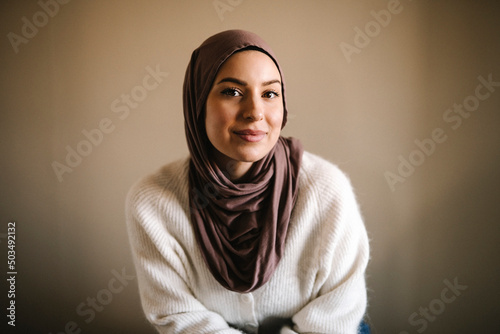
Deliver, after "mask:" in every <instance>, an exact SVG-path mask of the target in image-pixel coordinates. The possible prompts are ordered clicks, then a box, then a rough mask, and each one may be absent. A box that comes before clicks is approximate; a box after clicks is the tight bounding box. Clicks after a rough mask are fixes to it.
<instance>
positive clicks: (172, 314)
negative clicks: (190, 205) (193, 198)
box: [126, 182, 241, 334]
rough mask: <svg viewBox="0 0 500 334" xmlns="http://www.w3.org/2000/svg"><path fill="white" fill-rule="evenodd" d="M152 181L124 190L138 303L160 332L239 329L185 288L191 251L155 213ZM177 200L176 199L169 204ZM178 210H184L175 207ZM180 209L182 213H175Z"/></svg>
mask: <svg viewBox="0 0 500 334" xmlns="http://www.w3.org/2000/svg"><path fill="white" fill-rule="evenodd" d="M154 188H155V187H154V183H153V182H151V184H149V185H145V184H144V182H142V184H139V185H136V186H134V187H133V188H132V189H131V191H129V194H128V196H127V204H126V208H127V209H126V213H127V229H128V234H129V239H130V244H131V249H132V254H133V258H134V263H135V268H136V272H137V277H138V284H139V292H140V296H141V302H142V308H143V310H144V313H145V315H146V318H147V319H148V321H149V322H150V323H151V324H152V325H154V326H155V328H156V329H157V331H158V332H159V333H165V334H166V333H189V334H190V333H199V334H241V332H240V331H238V330H236V329H234V328H231V327H230V326H229V325H228V324H227V322H226V321H225V320H224V318H223V317H222V316H221V315H219V314H217V313H215V312H212V311H210V310H208V309H207V308H206V307H205V306H204V305H203V304H202V303H201V302H200V301H199V300H197V299H196V297H195V296H194V295H193V293H192V291H191V290H190V288H189V280H190V274H192V273H190V271H189V268H188V267H189V265H188V261H189V257H188V256H187V252H188V251H189V250H186V249H184V247H183V246H182V244H181V243H180V242H178V240H176V238H175V237H174V236H173V235H172V234H170V233H169V231H168V229H167V226H169V224H170V223H172V222H168V221H167V222H165V221H163V219H164V218H160V216H161V215H160V214H159V213H158V211H159V210H158V207H157V206H158V204H157V203H158V197H159V196H161V193H160V194H159V191H157V190H155V189H154ZM173 205H175V203H174V204H173ZM178 211H182V210H178ZM179 214H180V213H179Z"/></svg>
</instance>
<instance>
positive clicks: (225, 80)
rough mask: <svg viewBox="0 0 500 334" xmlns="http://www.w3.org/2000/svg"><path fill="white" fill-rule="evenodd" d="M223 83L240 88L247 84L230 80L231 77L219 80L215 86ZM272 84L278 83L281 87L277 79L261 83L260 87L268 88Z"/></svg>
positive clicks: (237, 80) (234, 79) (233, 79)
mask: <svg viewBox="0 0 500 334" xmlns="http://www.w3.org/2000/svg"><path fill="white" fill-rule="evenodd" d="M223 82H232V83H235V84H237V85H241V86H246V85H248V83H247V82H246V81H243V80H239V79H236V78H232V77H227V78H223V79H221V80H220V81H219V82H217V85H219V84H221V83H223ZM274 83H278V84H280V85H281V81H280V80H278V79H274V80H269V81H264V82H263V83H262V86H269V85H272V84H274Z"/></svg>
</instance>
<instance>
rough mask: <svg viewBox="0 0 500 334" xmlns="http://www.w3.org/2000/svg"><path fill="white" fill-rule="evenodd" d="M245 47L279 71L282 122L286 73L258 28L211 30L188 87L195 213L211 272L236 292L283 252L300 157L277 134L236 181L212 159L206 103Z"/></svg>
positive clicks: (296, 145) (265, 272)
mask: <svg viewBox="0 0 500 334" xmlns="http://www.w3.org/2000/svg"><path fill="white" fill-rule="evenodd" d="M245 49H251V50H257V51H260V52H263V53H265V54H266V55H268V56H269V57H270V58H271V59H272V60H273V61H274V63H275V64H276V66H277V68H278V70H279V72H280V74H281V82H282V97H283V108H284V112H283V124H282V127H283V126H284V125H285V124H286V120H287V109H286V103H285V83H284V80H283V74H282V72H281V69H280V67H279V64H278V62H277V60H276V57H275V56H274V53H273V51H272V50H271V49H270V47H269V46H268V45H267V44H266V43H265V42H264V41H263V40H262V39H261V38H260V37H259V36H257V35H255V34H253V33H250V32H247V31H243V30H228V31H224V32H221V33H218V34H216V35H214V36H212V37H210V38H208V39H207V40H206V41H205V42H203V43H202V44H201V46H200V47H199V48H197V49H196V50H194V51H193V53H192V56H191V61H190V62H189V65H188V68H187V70H186V76H185V79H184V88H183V104H184V121H185V131H186V138H187V143H188V147H189V151H190V154H191V159H190V165H189V201H190V209H191V221H192V224H193V228H194V231H195V235H196V239H197V241H198V245H199V248H200V250H201V253H202V255H203V258H204V259H205V262H206V263H207V265H208V268H209V269H210V272H211V273H212V275H213V276H214V278H215V279H216V280H217V281H218V282H219V283H220V284H221V285H222V286H224V287H225V288H226V289H229V290H232V291H237V292H250V291H253V290H255V289H257V288H259V287H261V286H262V285H263V284H265V283H266V282H267V281H268V280H269V279H270V278H271V276H272V274H273V272H274V271H275V269H276V267H277V266H278V263H279V261H280V259H281V257H282V256H283V250H284V246H285V239H286V235H287V231H288V225H289V223H290V216H291V212H292V209H293V207H294V205H295V201H296V199H297V193H298V173H299V169H300V164H301V159H302V146H301V144H300V142H299V141H298V140H296V139H293V138H283V137H280V138H279V140H278V142H277V143H276V145H275V146H274V147H273V149H272V150H271V151H270V152H269V153H268V154H267V155H266V156H265V157H264V158H262V159H261V160H259V161H257V162H255V163H254V164H253V166H252V168H251V169H250V170H249V172H248V173H249V175H248V177H247V175H246V176H245V179H246V180H247V181H246V182H245V183H233V182H232V181H231V180H230V179H229V177H228V172H227V170H223V169H221V168H219V167H218V166H217V165H216V164H215V162H214V159H213V157H212V156H211V154H210V152H211V150H212V149H213V148H212V147H211V144H210V141H209V140H208V137H207V134H206V131H205V103H206V100H207V97H208V94H209V92H210V90H211V88H212V84H213V81H214V80H215V77H216V75H217V72H218V70H219V68H220V67H221V65H222V64H223V63H224V62H225V61H226V60H227V59H228V58H229V57H230V56H231V55H232V54H234V53H235V52H239V51H244V50H245ZM228 168H230V167H228Z"/></svg>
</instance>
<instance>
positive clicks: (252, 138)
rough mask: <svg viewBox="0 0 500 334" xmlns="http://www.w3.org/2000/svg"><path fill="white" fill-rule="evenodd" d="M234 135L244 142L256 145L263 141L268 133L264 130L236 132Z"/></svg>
mask: <svg viewBox="0 0 500 334" xmlns="http://www.w3.org/2000/svg"><path fill="white" fill-rule="evenodd" d="M234 134H235V135H237V136H238V137H240V138H241V139H243V140H244V141H247V142H251V143H255V142H259V141H261V140H262V139H263V138H264V137H265V136H266V135H267V132H265V131H262V130H250V129H247V130H240V131H234Z"/></svg>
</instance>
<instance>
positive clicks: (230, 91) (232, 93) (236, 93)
mask: <svg viewBox="0 0 500 334" xmlns="http://www.w3.org/2000/svg"><path fill="white" fill-rule="evenodd" d="M222 95H227V96H241V93H240V92H239V91H238V90H237V89H236V88H226V89H224V90H223V91H222Z"/></svg>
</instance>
